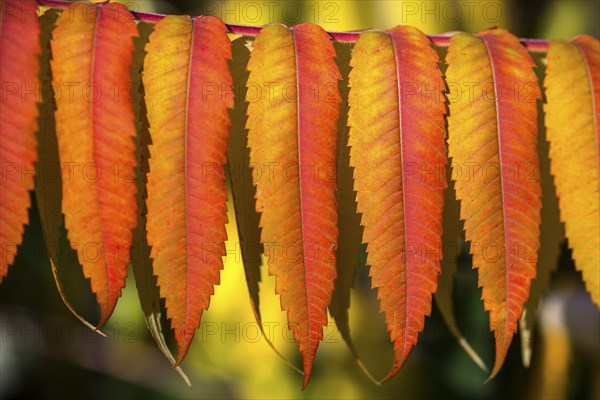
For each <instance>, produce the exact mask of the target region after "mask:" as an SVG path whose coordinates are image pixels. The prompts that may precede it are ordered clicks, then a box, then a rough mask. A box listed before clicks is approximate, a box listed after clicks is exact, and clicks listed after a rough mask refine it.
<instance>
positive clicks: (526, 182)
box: [446, 29, 541, 380]
mask: <svg viewBox="0 0 600 400" xmlns="http://www.w3.org/2000/svg"><path fill="white" fill-rule="evenodd" d="M447 63H448V70H447V72H446V80H447V82H448V86H449V89H450V93H449V95H448V98H449V101H450V116H449V118H448V132H449V137H448V148H449V154H450V156H451V157H452V166H453V175H454V176H453V179H454V180H455V182H456V196H457V198H458V199H459V200H460V201H461V209H460V215H461V219H463V220H465V234H466V239H467V240H468V241H470V242H471V248H470V251H471V253H472V254H473V267H474V268H478V270H479V286H480V287H482V288H483V289H482V292H483V294H482V298H483V302H484V307H485V309H486V310H487V311H489V313H490V328H491V330H492V331H493V332H494V334H495V335H494V336H495V342H496V359H495V361H494V367H493V368H492V372H491V374H490V377H489V378H488V380H489V379H491V378H493V377H494V376H495V375H496V374H497V373H498V371H499V370H500V368H501V367H502V364H503V362H504V359H505V357H506V353H507V352H508V348H509V346H510V343H511V341H512V336H513V334H514V333H515V331H516V329H517V321H518V320H519V318H520V317H521V314H522V312H523V304H524V303H525V301H526V300H527V297H528V295H529V284H530V281H531V279H532V278H533V277H535V274H536V263H537V251H538V248H539V234H540V230H539V225H540V207H541V202H540V196H541V188H540V173H539V162H538V158H537V133H538V132H537V109H536V100H537V99H539V98H540V90H539V87H538V85H537V78H536V76H535V74H534V72H533V66H534V62H533V60H532V59H531V57H530V55H529V54H528V53H527V51H526V50H525V48H524V47H522V46H521V44H520V43H519V40H518V39H517V38H516V37H514V36H512V35H511V34H510V33H508V32H507V31H505V30H502V29H496V30H489V31H484V32H481V33H479V34H478V35H477V36H471V35H467V34H457V35H455V36H453V37H452V39H451V42H450V48H449V50H448V57H447Z"/></svg>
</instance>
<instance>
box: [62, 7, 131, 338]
mask: <svg viewBox="0 0 600 400" xmlns="http://www.w3.org/2000/svg"><path fill="white" fill-rule="evenodd" d="M134 36H137V28H136V24H135V22H134V20H133V16H132V15H131V14H130V13H129V11H128V10H127V8H126V7H125V6H123V5H119V4H107V5H98V6H96V5H91V4H75V5H73V6H71V7H70V8H69V9H68V10H66V11H64V12H63V13H62V14H61V16H60V17H59V19H58V21H57V23H56V29H55V30H54V32H53V35H52V41H51V46H52V56H53V59H52V61H51V67H52V74H53V78H54V83H55V90H56V88H59V89H60V90H61V93H60V95H58V94H57V95H56V96H57V100H56V106H57V110H56V130H57V137H58V149H59V156H60V162H61V167H62V168H61V169H62V183H63V185H62V186H63V188H62V190H63V199H62V211H63V214H64V215H65V226H66V228H67V231H68V238H69V241H70V243H71V246H72V247H73V248H74V249H76V250H77V256H78V259H79V262H80V263H81V264H82V266H83V272H84V275H85V276H86V277H87V278H89V279H91V286H92V291H93V292H94V293H95V294H96V298H97V300H98V303H99V304H100V309H101V311H102V315H101V319H100V322H99V323H98V328H100V327H101V326H103V325H104V324H105V323H106V321H107V320H108V318H109V317H110V315H111V314H112V312H113V310H114V308H115V306H116V303H117V300H118V298H119V297H120V296H121V290H122V288H123V287H124V286H125V278H126V276H127V265H128V264H129V248H130V247H131V241H132V229H133V228H134V227H135V225H136V222H137V218H136V202H135V192H136V186H135V182H134V181H133V176H134V168H135V166H136V161H135V157H134V143H133V140H132V138H133V137H134V136H135V125H134V117H133V110H132V107H131V103H130V102H128V96H129V94H130V90H131V87H130V85H128V84H129V82H130V74H129V68H130V65H131V62H132V52H133V37H134ZM63 91H64V93H63Z"/></svg>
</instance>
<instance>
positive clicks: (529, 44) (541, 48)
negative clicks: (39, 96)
mask: <svg viewBox="0 0 600 400" xmlns="http://www.w3.org/2000/svg"><path fill="white" fill-rule="evenodd" d="M36 2H37V4H39V5H41V6H46V7H52V8H57V9H60V10H64V9H65V8H67V7H69V6H70V5H72V4H73V2H69V1H64V0H36ZM96 4H98V3H96ZM131 13H132V14H133V16H134V17H135V18H136V19H138V20H140V21H144V22H150V23H156V22H158V21H160V20H161V19H163V18H164V17H165V15H163V14H151V13H144V12H138V11H132V12H131ZM225 25H226V26H227V28H229V32H230V33H233V34H238V35H243V36H256V35H258V33H259V32H260V30H261V29H262V27H260V26H249V25H238V24H225ZM327 33H328V34H329V35H330V36H331V37H332V38H333V39H334V40H336V41H338V42H343V43H354V42H356V41H357V40H358V37H359V36H360V33H361V32H327ZM453 34H454V33H446V34H441V35H428V37H429V39H430V40H431V41H432V43H433V44H435V45H436V46H438V47H448V46H449V45H450V38H451V37H452V35H453ZM519 40H520V41H521V44H523V46H525V47H526V48H527V50H529V51H531V52H534V53H545V52H546V51H548V44H549V41H548V40H545V39H519Z"/></svg>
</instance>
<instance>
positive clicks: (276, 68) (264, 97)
mask: <svg viewBox="0 0 600 400" xmlns="http://www.w3.org/2000/svg"><path fill="white" fill-rule="evenodd" d="M253 45H254V50H253V52H252V54H251V56H250V61H249V63H248V70H249V71H250V76H249V78H248V93H247V95H246V100H247V101H248V102H249V103H250V104H249V107H248V121H247V124H246V127H247V128H248V129H249V132H248V147H249V148H250V161H251V162H252V165H253V169H254V173H253V182H254V184H255V185H256V188H257V190H256V210H257V211H258V212H260V213H261V217H260V226H261V228H262V231H261V241H262V243H263V245H264V246H265V253H266V255H267V257H268V264H269V273H270V274H271V275H274V276H275V281H276V291H277V293H278V294H279V295H280V296H281V308H282V309H283V310H284V311H287V317H288V325H289V328H290V329H291V330H293V332H294V338H295V340H296V342H297V343H298V347H299V349H300V353H301V354H302V358H303V368H304V382H303V387H305V386H306V384H307V383H308V380H309V379H310V373H311V369H312V364H313V361H314V357H315V353H316V351H317V347H318V345H319V341H320V340H321V339H322V337H323V326H324V325H326V324H327V306H328V305H329V303H330V301H331V293H332V291H333V284H334V280H335V276H336V272H335V256H334V251H335V246H336V241H337V227H336V223H337V213H336V204H335V163H336V159H335V158H336V149H337V143H336V142H337V121H338V118H339V103H340V94H339V90H338V82H337V81H338V79H340V78H341V76H340V73H339V71H338V69H337V67H336V65H335V62H334V60H333V58H334V56H335V50H334V48H333V45H332V44H331V41H330V38H329V37H328V36H327V34H326V33H325V32H324V31H323V29H322V28H320V27H318V26H317V25H313V24H301V25H298V26H296V27H293V28H290V29H288V28H287V27H285V26H283V25H269V26H267V27H265V28H263V29H262V30H261V32H260V33H259V35H258V36H257V37H256V39H255V41H254V44H253Z"/></svg>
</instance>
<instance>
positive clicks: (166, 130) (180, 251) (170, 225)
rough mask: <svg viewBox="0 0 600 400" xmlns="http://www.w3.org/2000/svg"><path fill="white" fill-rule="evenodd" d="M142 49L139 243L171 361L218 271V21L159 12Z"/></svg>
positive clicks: (223, 102) (226, 85)
mask: <svg viewBox="0 0 600 400" xmlns="http://www.w3.org/2000/svg"><path fill="white" fill-rule="evenodd" d="M146 51H147V52H148V54H147V56H146V59H145V60H144V72H143V84H144V89H145V92H146V97H145V100H146V106H147V108H148V121H149V122H150V133H151V136H152V145H151V146H150V155H151V157H150V173H149V174H148V185H147V188H148V199H147V202H146V204H147V207H148V223H147V231H148V243H149V244H150V246H152V251H151V257H152V258H153V268H154V274H155V275H157V277H158V285H159V286H160V295H161V297H163V298H165V299H166V308H167V317H168V318H169V319H170V320H171V326H172V328H173V329H174V331H175V338H176V340H177V344H178V352H177V361H176V365H178V364H179V363H180V362H181V361H182V360H183V358H184V357H185V355H186V353H187V351H188V349H189V346H190V343H191V341H192V338H193V336H194V332H195V330H196V328H197V327H198V326H199V325H200V318H201V315H202V311H203V310H206V309H207V308H208V306H209V302H210V296H211V295H212V294H213V293H214V286H215V285H217V284H218V283H219V274H220V271H221V269H222V268H223V260H222V258H221V257H222V256H223V255H225V245H224V243H225V240H226V239H227V234H226V232H225V224H226V223H227V208H226V201H227V190H226V187H225V175H224V170H223V165H224V164H225V161H226V151H227V137H228V133H229V125H230V121H229V115H228V113H227V107H232V106H233V97H232V93H231V91H230V88H231V85H232V80H231V75H230V73H229V68H228V66H227V60H229V59H230V58H231V48H230V42H229V39H228V38H227V28H226V27H225V25H224V24H223V23H222V22H221V21H220V20H219V19H217V18H214V17H195V18H190V17H185V16H169V17H166V18H164V19H163V20H161V21H160V22H159V23H157V24H156V26H155V29H154V32H153V33H152V35H151V36H150V42H149V43H148V45H147V46H146Z"/></svg>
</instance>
